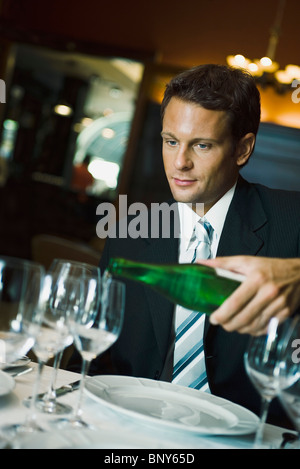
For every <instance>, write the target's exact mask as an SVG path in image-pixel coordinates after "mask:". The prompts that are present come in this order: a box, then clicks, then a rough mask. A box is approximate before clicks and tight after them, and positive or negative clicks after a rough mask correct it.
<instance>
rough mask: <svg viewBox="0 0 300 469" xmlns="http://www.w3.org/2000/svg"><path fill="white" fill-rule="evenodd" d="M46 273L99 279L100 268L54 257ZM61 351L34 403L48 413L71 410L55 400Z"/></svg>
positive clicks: (26, 402)
mask: <svg viewBox="0 0 300 469" xmlns="http://www.w3.org/2000/svg"><path fill="white" fill-rule="evenodd" d="M48 273H50V274H55V275H56V278H57V281H59V279H61V278H63V279H67V278H71V277H74V278H75V279H79V278H82V277H84V276H85V275H95V276H98V277H99V281H100V269H99V268H98V267H96V266H93V265H90V264H87V263H84V262H77V261H71V260H67V259H54V260H53V261H52V263H51V265H50V267H49V269H48ZM68 345H71V344H67V345H66V346H68ZM63 353H64V350H61V351H59V352H58V353H57V354H56V355H55V357H54V362H53V373H52V378H51V381H50V384H49V389H48V391H47V392H46V393H45V394H44V396H43V397H37V400H36V405H37V407H38V409H39V410H40V411H41V412H44V413H48V414H65V413H69V412H71V411H72V407H71V406H69V405H67V404H63V403H61V402H58V401H57V396H56V391H55V384H56V378H57V372H58V368H59V366H60V363H61V359H62V356H63ZM25 404H27V405H28V404H29V402H28V401H25Z"/></svg>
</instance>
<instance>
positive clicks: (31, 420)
mask: <svg viewBox="0 0 300 469" xmlns="http://www.w3.org/2000/svg"><path fill="white" fill-rule="evenodd" d="M44 364H45V363H44V362H43V361H41V360H39V359H38V370H37V376H36V379H35V383H34V387H33V394H32V398H31V400H30V410H29V414H28V415H27V417H26V424H25V425H26V426H27V427H34V426H35V422H36V401H37V395H38V391H39V387H40V382H41V376H42V372H43V368H44Z"/></svg>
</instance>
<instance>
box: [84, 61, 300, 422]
mask: <svg viewBox="0 0 300 469" xmlns="http://www.w3.org/2000/svg"><path fill="white" fill-rule="evenodd" d="M259 121H260V97H259V92H258V90H257V88H256V86H255V84H254V81H253V79H252V77H251V76H250V75H249V74H247V73H245V72H243V71H242V70H238V69H236V70H234V69H230V68H228V67H225V66H219V65H203V66H199V67H196V68H195V69H192V70H189V71H187V72H184V73H183V74H181V75H179V76H178V77H175V78H174V79H173V80H171V82H170V83H169V85H168V86H167V89H166V92H165V95H164V99H163V103H162V126H163V128H162V139H163V161H164V167H165V172H166V176H167V179H168V182H169V185H170V188H171V191H172V194H173V197H174V199H175V200H176V201H177V202H178V214H179V221H180V229H181V230H182V231H183V229H184V231H185V232H189V231H190V233H192V230H193V228H192V227H190V226H187V225H188V224H189V223H190V222H189V220H190V218H191V217H190V212H191V208H190V206H189V205H192V207H193V209H194V210H195V211H196V212H198V213H197V214H196V215H197V217H198V219H199V221H200V222H201V221H205V222H206V223H209V226H210V227H212V229H211V230H210V236H211V239H210V242H211V246H210V248H211V254H210V255H211V257H213V258H214V257H216V256H225V255H226V256H233V255H248V256H253V255H256V256H265V257H285V258H291V257H298V256H299V252H300V246H299V239H300V236H299V235H300V195H298V194H290V193H288V192H283V191H273V190H270V189H268V188H265V187H263V186H259V185H253V184H249V183H248V182H246V181H245V180H243V179H242V178H241V177H239V170H240V168H241V167H242V166H243V165H245V164H246V163H247V161H248V159H249V158H250V156H251V153H252V152H253V149H254V145H255V137H256V133H257V130H258V126H259ZM173 202H174V201H173ZM188 204H189V205H188ZM196 204H198V206H197V205H196ZM199 207H200V208H199ZM171 231H172V230H171ZM187 244H188V242H187V240H184V239H183V238H181V239H177V238H176V237H175V236H174V237H172V236H171V237H170V239H166V238H163V237H161V238H158V239H155V238H153V239H151V238H146V239H144V238H138V239H131V238H129V237H128V238H126V239H124V238H119V239H108V241H107V243H106V246H105V249H104V252H103V255H102V259H101V263H100V267H101V271H102V272H104V270H105V268H106V266H107V263H108V261H109V259H110V258H111V257H126V258H130V259H133V260H138V261H144V262H153V263H176V262H178V261H179V262H182V261H183V260H184V256H185V254H186V253H185V251H186V248H187ZM176 315H177V309H176V311H175V312H174V305H173V304H171V303H170V302H169V301H167V300H166V299H165V298H163V297H162V296H160V295H158V294H156V293H155V292H153V291H152V290H151V289H149V288H147V287H144V286H142V285H139V284H137V283H133V282H129V281H126V311H125V320H124V326H123V330H122V333H121V335H120V338H119V340H118V341H117V343H116V344H115V345H114V346H113V347H112V348H111V349H110V351H109V352H108V353H107V354H106V355H105V357H99V358H97V359H96V360H95V361H94V363H93V365H92V367H91V372H92V373H93V374H99V373H106V372H110V373H115V374H125V375H131V376H141V377H147V378H154V379H162V380H167V381H172V372H173V354H174V341H175V330H174V323H175V319H176ZM199 340H200V337H199ZM201 340H202V337H201ZM203 340H204V351H205V367H206V374H207V378H208V385H209V389H210V392H211V393H213V394H216V395H219V396H222V397H224V398H226V399H229V400H231V401H233V402H236V403H238V404H241V405H243V406H246V407H248V408H249V409H251V410H253V411H254V412H256V413H258V412H259V406H260V398H259V396H258V395H257V393H256V392H255V390H254V388H253V387H252V385H251V383H250V381H249V379H248V377H247V375H246V373H245V369H244V363H243V355H244V352H245V350H246V347H247V343H248V336H247V335H245V334H239V333H237V332H235V331H234V332H227V331H226V330H225V329H224V328H223V327H220V326H215V325H212V324H210V323H209V320H208V318H207V319H206V322H205V329H204V332H203ZM104 358H105V359H106V360H104ZM104 363H105V365H104ZM273 421H275V420H273Z"/></svg>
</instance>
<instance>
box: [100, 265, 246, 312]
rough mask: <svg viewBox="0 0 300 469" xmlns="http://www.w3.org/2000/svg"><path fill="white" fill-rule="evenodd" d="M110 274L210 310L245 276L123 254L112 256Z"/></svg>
mask: <svg viewBox="0 0 300 469" xmlns="http://www.w3.org/2000/svg"><path fill="white" fill-rule="evenodd" d="M107 275H108V276H113V277H124V278H127V279H131V280H135V281H137V282H140V283H144V284H147V285H149V286H150V287H151V288H153V289H154V290H155V291H157V292H159V293H161V294H162V295H164V296H165V297H166V298H168V299H169V300H170V301H172V302H173V303H176V304H179V305H181V306H184V307H185V308H187V309H190V310H192V311H199V312H201V313H206V314H211V313H212V312H213V311H215V310H216V309H217V307H218V306H220V305H221V304H222V303H223V301H224V300H225V299H226V298H227V297H228V296H229V295H231V293H232V292H233V291H234V290H235V289H236V288H237V287H238V286H239V285H240V283H241V281H242V276H239V275H237V274H232V273H231V272H228V271H224V270H221V269H214V268H212V267H207V266H204V265H200V264H145V263H141V262H133V261H130V260H127V259H120V258H114V259H111V260H110V262H109V264H108V267H107ZM229 277H232V278H229Z"/></svg>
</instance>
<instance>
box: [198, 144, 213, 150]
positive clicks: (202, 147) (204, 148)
mask: <svg viewBox="0 0 300 469" xmlns="http://www.w3.org/2000/svg"><path fill="white" fill-rule="evenodd" d="M197 147H198V148H199V149H200V150H208V149H209V148H210V145H208V144H207V143H198V144H197Z"/></svg>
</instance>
